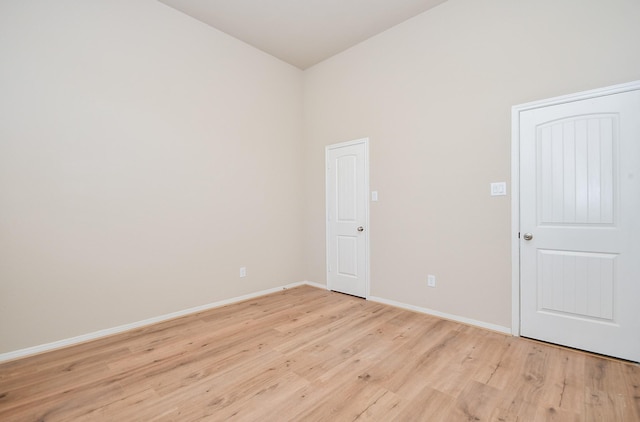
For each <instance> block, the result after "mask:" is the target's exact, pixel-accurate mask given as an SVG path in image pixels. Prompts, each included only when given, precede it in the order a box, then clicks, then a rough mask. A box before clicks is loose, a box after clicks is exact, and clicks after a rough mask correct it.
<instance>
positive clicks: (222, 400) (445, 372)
mask: <svg viewBox="0 0 640 422" xmlns="http://www.w3.org/2000/svg"><path fill="white" fill-rule="evenodd" d="M227 420H236V421H429V422H438V421H447V422H451V421H454V422H455V421H493V422H499V421H520V422H528V421H571V422H578V421H606V422H609V421H625V422H627V421H628V422H633V421H640V367H639V366H638V365H635V364H631V363H627V362H622V361H616V360H613V359H608V358H603V357H599V356H594V355H590V354H587V353H582V352H577V351H574V350H569V349H564V348H560V347H556V346H551V345H546V344H542V343H538V342H534V341H530V340H526V339H522V338H514V337H511V336H507V335H504V334H500V333H495V332H492V331H487V330H483V329H480V328H475V327H471V326H467V325H463V324H458V323H455V322H452V321H447V320H442V319H439V318H435V317H431V316H428V315H422V314H418V313H414V312H410V311H406V310H402V309H398V308H394V307H390V306H386V305H382V304H377V303H372V302H367V301H365V300H362V299H357V298H353V297H351V296H346V295H341V294H338V293H333V292H328V291H325V290H321V289H316V288H313V287H308V286H303V287H298V288H294V289H289V290H283V291H282V292H278V293H275V294H272V295H268V296H263V297H261V298H258V299H254V300H250V301H246V302H242V303H238V304H233V305H229V306H225V307H222V308H217V309H213V310H210V311H207V312H202V313H199V314H195V315H190V316H187V317H183V318H179V319H175V320H172V321H168V322H164V323H160V324H156V325H153V326H149V327H145V328H142V329H137V330H134V331H130V332H127V333H123V334H119V335H115V336H112V337H108V338H104V339H100V340H96V341H93V342H89V343H85V344H82V345H77V346H73V347H69V348H66V349H62V350H57V351H52V352H48V353H44V354H41V355H38V356H33V357H28V358H24V359H20V360H16V361H12V362H7V363H4V364H1V365H0V421H4V422H9V421H181V422H182V421H227Z"/></svg>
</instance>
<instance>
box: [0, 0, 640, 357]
mask: <svg viewBox="0 0 640 422" xmlns="http://www.w3.org/2000/svg"><path fill="white" fill-rule="evenodd" d="M638 17H640V3H638V2H637V1H636V0H628V1H623V0H609V1H606V2H605V1H600V0H589V1H584V0H563V1H556V0H538V1H524V0H519V1H513V0H449V1H448V2H446V3H445V4H443V5H441V6H439V7H437V8H436V9H434V10H432V11H430V12H427V13H424V14H422V15H420V16H418V17H416V18H414V19H412V20H410V21H407V22H405V23H404V24H402V25H399V26H397V27H395V28H393V29H392V30H389V31H387V32H385V33H383V34H381V35H379V36H377V37H375V38H373V39H371V40H369V41H366V42H364V43H362V44H360V45H358V46H356V47H355V48H353V49H350V50H348V51H346V52H344V53H343V54H340V55H338V56H336V57H334V58H332V59H330V60H328V61H326V62H324V63H321V64H320V65H317V66H315V67H313V68H311V69H309V70H308V71H306V72H305V73H304V75H303V73H302V72H301V71H299V70H297V69H295V68H293V67H291V66H288V65H286V64H283V63H282V62H279V61H278V60H276V59H273V58H271V57H269V56H267V55H265V54H263V53H260V52H258V51H256V50H255V49H253V48H251V47H249V46H247V45H245V44H243V43H240V42H239V41H236V40H234V39H232V38H230V37H227V36H225V35H223V34H221V33H219V32H217V31H215V30H213V29H211V28H208V27H206V26H205V25H203V24H200V23H198V22H196V21H194V20H192V19H190V18H188V17H186V16H184V15H182V14H180V13H178V12H176V11H174V10H172V9H170V8H167V7H165V6H163V5H162V4H160V3H158V2H156V1H153V0H135V1H130V0H62V1H58V2H50V1H45V0H40V1H36V0H32V1H29V2H26V1H20V0H5V1H2V2H0V60H1V66H0V96H1V97H0V353H3V352H8V351H15V350H18V349H21V348H25V347H29V346H35V345H40V344H43V343H47V342H50V341H55V340H61V339H66V338H69V337H72V336H76V335H81V334H86V333H90V332H93V331H96V330H100V329H106V328H112V327H115V326H118V325H122V324H126V323H131V322H136V321H140V320H143V319H146V318H150V317H155V316H159V315H164V314H167V313H170V312H174V311H180V310H183V309H187V308H190V307H193V306H198V305H202V304H206V303H210V302H214V301H217V300H222V299H226V298H232V297H236V296H239V295H243V294H247V293H251V292H256V291H260V290H263V289H268V288H271V287H274V286H279V285H282V284H286V283H290V282H295V281H301V280H305V279H306V280H311V281H315V282H320V283H322V282H324V280H325V269H324V268H325V267H324V265H325V264H324V263H325V242H324V166H323V160H324V147H325V145H328V144H332V143H336V142H342V141H347V140H351V139H355V138H360V137H365V136H368V137H370V139H371V187H372V189H374V190H377V191H378V192H379V194H380V201H379V202H377V203H372V206H371V252H372V255H371V270H372V276H371V283H372V285H371V293H372V294H373V295H375V296H378V297H382V298H385V299H389V300H396V301H400V302H404V303H407V304H412V305H416V306H422V307H427V308H432V309H434V310H438V311H440V312H445V313H450V314H455V315H459V316H462V317H467V318H472V319H476V320H478V321H482V322H486V323H491V324H497V325H501V326H505V327H507V326H509V325H510V300H511V289H510V283H511V280H510V233H509V227H510V205H509V204H510V203H509V201H510V197H497V198H491V197H490V196H489V183H490V182H494V181H509V178H510V169H509V166H510V107H511V106H512V105H514V104H518V103H522V102H526V101H531V100H536V99H542V98H546V97H550V96H555V95H560V94H567V93H571V92H575V91H580V90H585V89H590V88H596V87H601V86H606V85H610V84H614V83H620V82H626V81H630V80H635V79H640V55H639V54H638V53H637V52H638V50H639V49H638V40H640V26H639V25H637V22H638ZM303 89H304V97H303ZM302 105H303V106H302ZM301 139H303V141H304V142H301ZM305 192H306V193H305ZM241 265H246V266H247V267H248V271H249V277H247V278H246V279H240V278H238V268H239V267H240V266H241ZM427 273H432V274H435V275H436V276H437V277H438V287H437V288H436V289H428V288H427V287H426V275H427Z"/></svg>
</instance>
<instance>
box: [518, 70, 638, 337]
mask: <svg viewBox="0 0 640 422" xmlns="http://www.w3.org/2000/svg"><path fill="white" fill-rule="evenodd" d="M635 90H640V81H633V82H628V83H623V84H618V85H612V86H608V87H604V88H597V89H592V90H589V91H582V92H578V93H575V94H569V95H562V96H559V97H553V98H549V99H545V100H540V101H533V102H530V103H524V104H519V105H515V106H513V107H512V108H511V334H512V335H514V336H517V337H519V336H520V113H522V112H524V111H528V110H533V109H536V108H542V107H548V106H553V105H558V104H565V103H570V102H574V101H580V100H587V99H590V98H597V97H604V96H607V95H614V94H620V93H623V92H629V91H635Z"/></svg>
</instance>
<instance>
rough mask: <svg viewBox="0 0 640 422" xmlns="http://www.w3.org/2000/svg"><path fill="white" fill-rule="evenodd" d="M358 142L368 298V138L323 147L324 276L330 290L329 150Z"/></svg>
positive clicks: (366, 292) (367, 297)
mask: <svg viewBox="0 0 640 422" xmlns="http://www.w3.org/2000/svg"><path fill="white" fill-rule="evenodd" d="M358 144H364V147H365V148H364V191H365V201H364V202H365V206H364V208H365V222H364V224H365V228H366V229H365V231H364V235H365V252H364V253H365V260H366V264H365V268H364V273H365V276H364V279H365V297H364V298H365V299H369V296H370V286H369V273H370V271H369V270H370V268H371V264H370V262H369V256H370V254H369V249H370V248H369V242H370V239H371V238H370V236H369V233H370V232H371V225H370V224H369V207H370V204H369V138H361V139H354V140H352V141H347V142H340V143H337V144H332V145H327V146H326V147H325V150H324V174H325V176H324V192H325V206H324V208H325V217H324V221H325V229H324V230H325V256H326V259H325V278H326V284H327V290H331V286H330V285H329V264H330V263H329V189H328V186H329V172H328V170H329V162H328V161H329V150H333V149H338V148H343V147H348V146H353V145H358Z"/></svg>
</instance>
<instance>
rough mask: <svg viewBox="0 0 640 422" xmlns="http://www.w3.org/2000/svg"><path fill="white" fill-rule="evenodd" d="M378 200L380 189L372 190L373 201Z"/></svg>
mask: <svg viewBox="0 0 640 422" xmlns="http://www.w3.org/2000/svg"><path fill="white" fill-rule="evenodd" d="M377 200H378V191H377V190H374V191H372V192H371V201H373V202H376V201H377Z"/></svg>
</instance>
